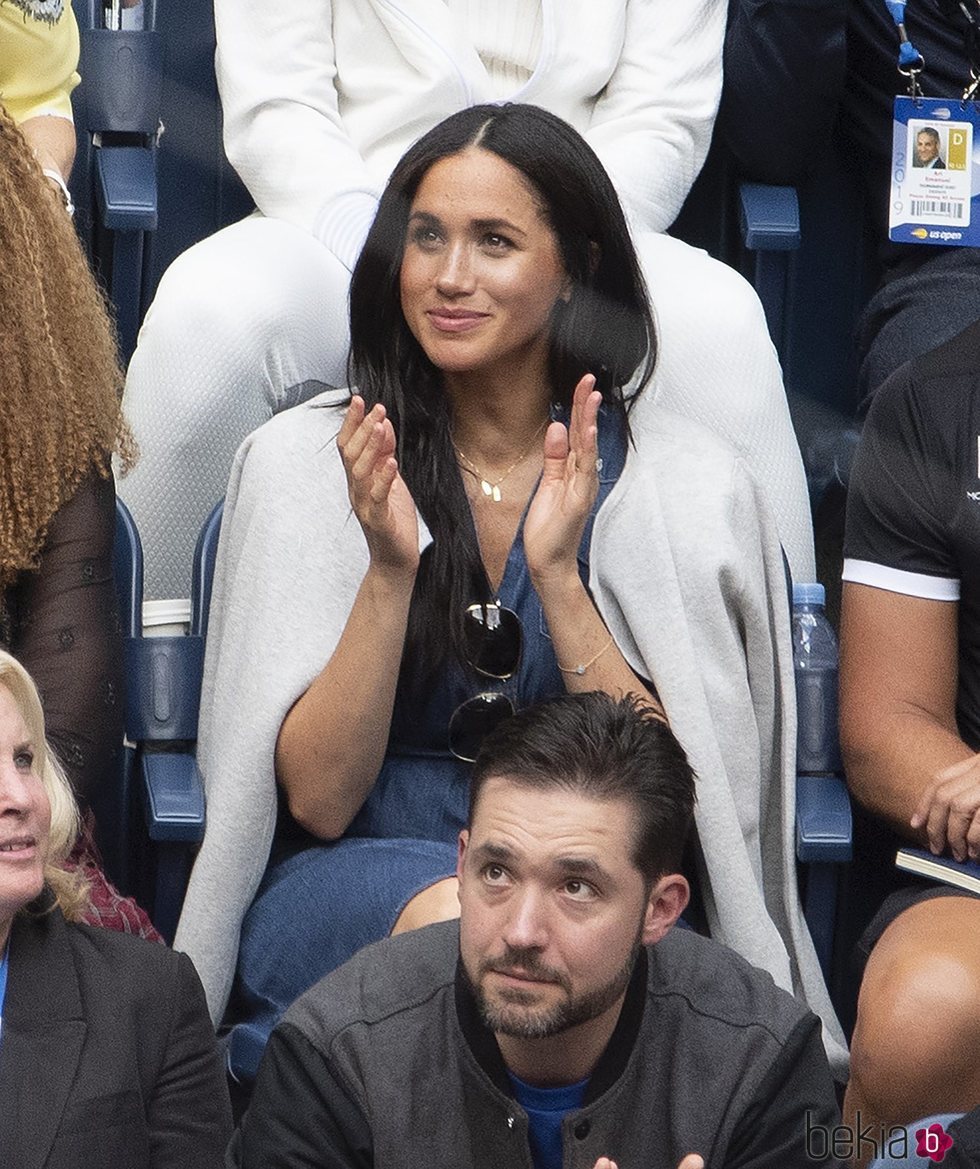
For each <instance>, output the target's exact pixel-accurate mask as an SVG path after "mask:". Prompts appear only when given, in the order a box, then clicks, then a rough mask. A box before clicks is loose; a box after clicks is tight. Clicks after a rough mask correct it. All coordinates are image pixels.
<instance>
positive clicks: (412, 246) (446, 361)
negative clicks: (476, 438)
mask: <svg viewBox="0 0 980 1169" xmlns="http://www.w3.org/2000/svg"><path fill="white" fill-rule="evenodd" d="M570 289H571V282H570V281H569V279H568V276H567V275H566V272H565V269H564V266H563V265H562V261H561V255H560V253H559V250H558V242H557V240H556V238H555V234H554V232H553V231H552V230H551V228H550V227H549V225H548V224H547V222H546V221H545V218H544V215H543V212H542V209H541V206H540V203H539V200H538V198H537V197H536V195H535V194H534V192H533V191H532V190H531V188H530V186H529V185H528V183H527V181H526V180H525V178H524V177H523V175H522V174H521V172H520V171H519V170H517V169H516V168H515V167H513V166H511V165H510V163H508V162H504V160H503V159H502V158H500V157H499V156H498V155H496V154H492V153H491V152H490V151H487V150H481V149H479V147H470V148H469V149H467V150H464V151H463V152H462V153H461V154H454V155H451V156H450V157H448V158H444V159H442V160H440V161H439V162H437V163H435V164H434V165H433V166H432V167H430V169H429V170H428V171H427V173H426V175H425V177H424V178H423V179H422V182H421V183H420V184H419V188H418V191H417V193H416V195H415V199H414V200H413V202H412V207H411V211H410V214H409V220H408V228H407V235H406V239H405V255H404V259H403V260H402V268H401V303H402V312H403V313H404V314H405V320H406V321H407V323H408V327H409V328H410V329H411V330H412V333H413V334H414V336H415V338H416V340H417V341H418V343H419V344H420V345H421V346H422V348H423V350H424V351H425V353H426V356H427V357H428V358H429V360H430V361H431V362H432V363H433V364H434V365H435V366H436V367H437V368H438V369H441V370H442V371H443V372H444V373H446V374H449V375H451V374H469V373H485V374H488V375H490V374H494V373H497V374H501V373H507V372H508V371H511V370H513V371H515V372H516V371H517V370H520V371H521V372H522V374H523V376H524V377H526V376H527V374H528V372H529V371H531V370H534V364H531V363H535V364H537V365H540V367H541V376H542V377H543V376H545V371H546V369H547V361H548V350H549V345H550V339H551V313H552V309H553V308H554V306H555V302H556V301H557V300H559V299H564V300H567V299H568V297H569V294H570Z"/></svg>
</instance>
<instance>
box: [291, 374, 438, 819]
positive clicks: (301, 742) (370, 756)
mask: <svg viewBox="0 0 980 1169" xmlns="http://www.w3.org/2000/svg"><path fill="white" fill-rule="evenodd" d="M337 444H338V446H339V448H340V451H341V454H342V457H343V460H344V467H345V470H346V472H347V482H348V490H349V492H350V497H351V505H352V507H353V510H354V514H355V515H356V516H357V519H358V521H359V522H360V524H361V527H362V529H363V531H364V534H365V537H366V539H367V543H368V548H369V551H370V563H369V567H368V571H367V574H366V575H365V577H364V580H363V581H362V582H361V587H360V588H359V590H358V592H357V596H356V598H355V600H354V606H353V608H352V609H351V613H350V616H349V617H348V619H347V624H346V626H345V627H344V632H343V634H342V635H341V638H340V641H339V642H338V644H337V648H336V649H335V650H334V652H333V654H332V656H331V658H330V660H329V662H327V664H326V666H325V667H324V668H323V670H322V671H321V673H320V674H319V675H318V676H317V677H316V678H315V679H314V681H313V683H312V685H311V686H310V687H309V689H308V690H307V691H306V693H305V694H303V695H302V697H300V698H299V700H298V701H297V702H296V703H295V704H294V705H293V707H292V709H291V710H290V711H289V713H288V714H287V715H286V718H285V719H284V720H283V724H282V727H281V729H280V731H279V737H278V740H277V742H276V777H277V779H278V781H279V783H280V785H281V786H282V788H283V790H284V791H285V792H286V795H287V798H288V800H289V807H290V811H291V812H292V814H293V816H295V818H296V819H297V820H298V821H299V823H300V824H302V825H303V827H304V828H306V829H307V830H308V831H310V832H312V833H314V834H315V835H316V836H320V837H322V838H324V839H327V840H330V839H335V838H336V837H338V836H340V835H341V834H342V833H343V832H344V830H345V829H346V827H347V825H348V824H349V823H350V821H351V820H352V819H353V817H354V815H355V814H356V813H357V811H358V809H359V808H360V806H361V804H363V803H364V800H365V799H366V798H367V795H368V793H369V792H370V790H371V787H372V786H373V784H374V781H375V779H376V778H377V776H378V772H379V771H380V770H381V764H382V762H383V760H384V755H385V748H386V747H387V743H388V733H389V730H390V726H391V714H392V710H393V708H394V702H395V688H396V685H397V682H398V671H399V665H400V662H401V655H402V647H403V645H404V641H405V630H406V628H407V624H408V610H409V604H410V602H411V597H412V589H413V587H414V583H415V574H416V571H417V569H418V560H419V551H418V525H417V521H416V515H415V504H414V502H413V501H412V498H411V495H410V494H409V492H408V488H407V487H406V486H405V483H404V481H403V480H402V478H401V476H400V474H399V473H398V466H397V463H396V461H395V458H394V450H395V435H394V430H393V428H392V425H391V423H390V422H389V421H388V420H387V418H386V417H385V414H384V408H383V407H381V406H376V407H375V408H374V409H373V410H372V411H371V413H370V414H368V415H367V417H365V414H364V403H363V401H362V400H361V399H360V398H358V397H355V398H354V399H353V401H352V403H351V406H350V408H349V410H348V412H347V417H346V418H345V420H344V425H343V427H342V429H341V431H340V434H339V435H338V438H337Z"/></svg>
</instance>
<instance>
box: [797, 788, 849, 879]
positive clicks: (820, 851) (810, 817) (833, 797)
mask: <svg viewBox="0 0 980 1169" xmlns="http://www.w3.org/2000/svg"><path fill="white" fill-rule="evenodd" d="M852 837H853V824H852V819H851V800H850V797H849V795H848V793H847V787H846V785H845V783H844V781H843V779H841V777H840V776H839V775H798V776H797V777H796V858H797V860H799V861H802V862H803V863H804V864H809V863H812V862H814V861H823V862H828V861H829V862H831V863H843V862H845V861H849V860H850V859H851V851H852V847H851V846H852Z"/></svg>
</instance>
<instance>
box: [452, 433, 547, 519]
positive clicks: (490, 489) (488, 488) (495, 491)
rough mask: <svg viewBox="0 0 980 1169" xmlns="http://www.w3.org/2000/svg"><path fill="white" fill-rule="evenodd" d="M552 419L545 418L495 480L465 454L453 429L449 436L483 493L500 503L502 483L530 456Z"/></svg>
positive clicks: (454, 448) (494, 501)
mask: <svg viewBox="0 0 980 1169" xmlns="http://www.w3.org/2000/svg"><path fill="white" fill-rule="evenodd" d="M550 421H551V420H550V418H546V419H545V420H544V422H542V423H541V425H540V426H539V427H538V429H537V430H536V431H535V432H534V435H533V437H532V438H531V441H530V442H529V443H528V445H527V446H526V447H525V449H524V451H523V452H522V453H521V454H520V455H519V456H518V458H516V459H515V460H514V462H513V463H511V465H510V466H509V467H508V468H507V470H506V471H504V473H503V474H502V475H500V476H498V478H496V479H493V480H491V479H488V478H487V477H486V475H484V474H483V472H482V471H481V470H480V468H479V467H478V466H477V465H476V463H474V462H473V460H472V459H471V458H470V457H469V455H465V454H463V452H462V451H461V450H460V449H459V447H458V446H457V445H456V440H455V439H454V438H453V437H452V431H450V434H449V438H450V441H451V442H452V444H453V450H454V451H455V452H456V454H457V455H458V457H459V458H460V459H461V460H462V461H463V462H464V463H465V464H466V465H467V467H468V468H469V469H470V471H472V473H473V474H474V475H475V476H476V478H477V479H478V480H479V481H480V490H481V491H482V492H483V494H484V495H485V496H486V497H487V499H489V500H491V501H492V502H493V503H499V502H500V500H501V498H502V496H501V494H500V484H501V483H503V481H504V480H505V479H506V478H507V476H508V475H509V474H510V473H511V471H516V470H517V468H518V467H519V466H520V465H521V463H523V462H524V460H525V459H526V458H527V457H528V455H529V454H530V453H531V451H532V450H533V449H534V444H535V442H537V439H538V435H539V434H540V433H541V431H542V430H544V428H545V426H547V424H548V423H549V422H550Z"/></svg>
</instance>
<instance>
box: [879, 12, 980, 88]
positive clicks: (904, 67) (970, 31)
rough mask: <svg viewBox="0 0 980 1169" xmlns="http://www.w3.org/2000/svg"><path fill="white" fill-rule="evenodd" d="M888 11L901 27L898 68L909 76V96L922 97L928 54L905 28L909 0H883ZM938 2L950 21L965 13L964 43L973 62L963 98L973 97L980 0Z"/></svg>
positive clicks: (979, 55) (979, 71)
mask: <svg viewBox="0 0 980 1169" xmlns="http://www.w3.org/2000/svg"><path fill="white" fill-rule="evenodd" d="M884 5H885V8H887V9H888V15H889V16H890V17H891V18H892V20H893V21H894V22H895V27H896V28H897V29H898V71H899V73H901V75H902V76H903V77H907V78H908V79H909V97H913V98H915V97H920V96H921V94H922V90H921V89H920V88H919V81H918V77H919V74H920V73H921V72H922V70H923V69H924V68H925V58H924V57H923V56H922V54H921V53H920V52H919V50H918V49H917V48H916V47H915V45H913V44H912V42H911V41H910V40H909V35H908V32H907V31H906V28H905V8H906V0H884ZM939 6H940V8H941V9H942V11H943V14H944V16H945V17H946V19H947V20H948V21H950V23H955V22H956V19H957V16H962V17H963V19H964V21H965V22H966V23H965V26H964V29H963V43H964V48H965V50H966V59H967V62H968V64H969V66H970V81H969V83H968V84H967V86H966V88H965V89H964V91H963V97H962V100H963V101H970V100H972V99H973V98H974V95H975V94H976V92H977V89H978V88H980V0H939Z"/></svg>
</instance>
